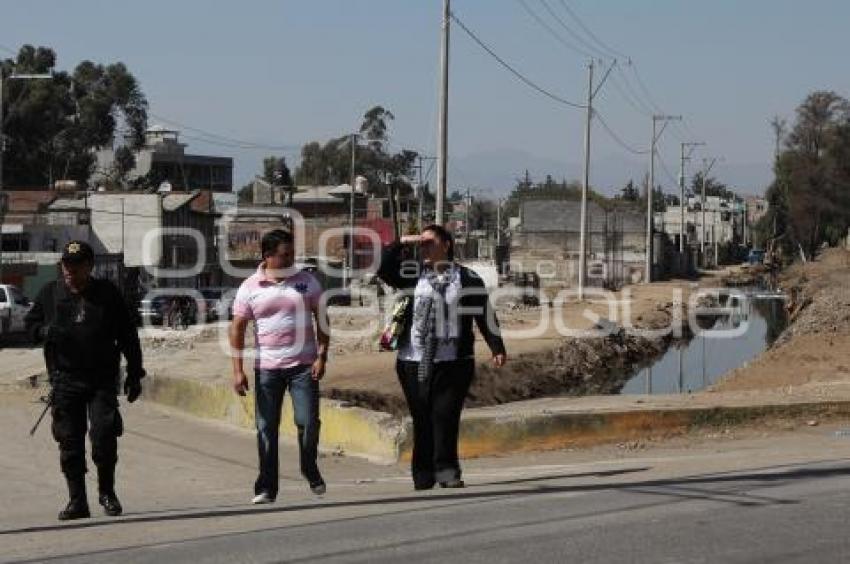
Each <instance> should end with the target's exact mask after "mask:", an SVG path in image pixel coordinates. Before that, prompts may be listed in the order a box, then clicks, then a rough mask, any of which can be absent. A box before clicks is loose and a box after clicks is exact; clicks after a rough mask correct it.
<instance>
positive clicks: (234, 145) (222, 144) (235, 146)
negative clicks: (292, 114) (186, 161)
mask: <svg viewBox="0 0 850 564" xmlns="http://www.w3.org/2000/svg"><path fill="white" fill-rule="evenodd" d="M182 135H183V137H184V138H185V139H191V140H193V141H199V142H201V143H206V144H208V145H215V146H217V147H226V148H229V149H244V150H249V151H265V152H269V151H274V152H278V153H286V154H290V155H298V154H299V153H300V151H297V150H295V149H283V148H282V147H270V146H268V147H267V146H263V145H240V144H238V143H227V142H224V141H217V140H215V139H210V138H207V137H199V136H194V135H187V134H185V133H184V134H182Z"/></svg>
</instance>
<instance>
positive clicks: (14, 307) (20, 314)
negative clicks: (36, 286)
mask: <svg viewBox="0 0 850 564" xmlns="http://www.w3.org/2000/svg"><path fill="white" fill-rule="evenodd" d="M31 307H32V302H31V301H30V300H29V299H27V297H26V296H25V295H24V293H23V292H21V290H20V289H19V288H18V287H17V286H13V285H11V284H0V340H3V341H6V340H8V339H9V338H10V337H14V336H21V335H23V334H24V333H25V331H26V325H25V320H24V318H25V317H26V315H27V312H29V310H30V308H31Z"/></svg>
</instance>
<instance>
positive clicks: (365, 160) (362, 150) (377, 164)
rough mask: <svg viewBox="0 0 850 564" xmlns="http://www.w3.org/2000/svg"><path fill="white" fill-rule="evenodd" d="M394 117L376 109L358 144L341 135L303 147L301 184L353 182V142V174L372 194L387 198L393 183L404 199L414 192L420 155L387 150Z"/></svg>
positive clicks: (369, 115)
mask: <svg viewBox="0 0 850 564" xmlns="http://www.w3.org/2000/svg"><path fill="white" fill-rule="evenodd" d="M393 119H394V118H393V114H392V113H391V112H389V111H388V110H386V109H384V108H383V107H381V106H375V107H373V108H371V109H370V110H368V111H367V112H366V113H365V114H364V116H363V123H362V125H361V126H360V131H361V137H362V138H363V139H365V140H366V143H359V142H357V141H356V139H352V136H351V135H350V134H349V135H342V136H340V137H336V138H333V139H331V140H329V141H327V142H326V143H325V144H324V145H322V144H321V143H319V142H317V141H312V142H310V143H307V144H306V145H304V146H303V147H302V148H301V164H300V166H299V167H298V168H297V169H296V171H295V180H296V182H297V183H298V184H342V183H347V182H350V181H351V152H352V147H351V143H352V142H355V143H357V145H356V146H355V147H354V152H355V169H354V174H355V175H360V176H364V177H365V178H366V180H367V183H368V191H369V193H371V194H373V195H376V196H386V195H387V194H388V187H389V186H390V184H391V185H392V186H393V187H394V188H395V190H396V191H397V193H398V194H399V195H401V196H409V195H411V194H412V193H413V187H412V185H411V181H410V179H411V177H412V174H413V164H414V162H415V161H416V157H417V156H418V154H417V153H416V152H415V151H411V150H407V149H403V150H401V151H399V152H398V153H394V154H393V153H388V152H387V151H386V147H387V140H388V138H389V137H388V135H389V133H388V131H389V123H390V122H391V121H392V120H393Z"/></svg>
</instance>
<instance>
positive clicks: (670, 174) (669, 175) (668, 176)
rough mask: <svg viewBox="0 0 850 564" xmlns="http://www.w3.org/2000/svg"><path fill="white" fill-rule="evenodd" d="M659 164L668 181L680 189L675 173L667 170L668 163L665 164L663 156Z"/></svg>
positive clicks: (659, 157) (659, 159)
mask: <svg viewBox="0 0 850 564" xmlns="http://www.w3.org/2000/svg"><path fill="white" fill-rule="evenodd" d="M658 164H659V165H660V166H661V170H662V171H663V172H664V174H665V176H667V179H668V180H669V181H670V182H671V183H672V184H673V186H675V187H677V188H678V187H679V181H678V180H676V177H675V176H673V173H671V172H670V169H669V168H667V163H665V162H664V159H662V158H661V156H658Z"/></svg>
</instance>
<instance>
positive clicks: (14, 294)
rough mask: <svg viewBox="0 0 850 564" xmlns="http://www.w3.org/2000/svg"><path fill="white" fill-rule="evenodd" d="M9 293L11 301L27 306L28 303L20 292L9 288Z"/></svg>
mask: <svg viewBox="0 0 850 564" xmlns="http://www.w3.org/2000/svg"><path fill="white" fill-rule="evenodd" d="M10 293H11V294H12V300H14V302H15V303H16V304H18V305H27V304H28V303H30V301H29V300H28V299H27V298H26V296H24V295H23V294H22V293H21V291H20V290H18V289H17V288H10Z"/></svg>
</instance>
